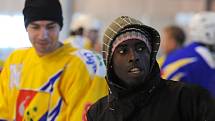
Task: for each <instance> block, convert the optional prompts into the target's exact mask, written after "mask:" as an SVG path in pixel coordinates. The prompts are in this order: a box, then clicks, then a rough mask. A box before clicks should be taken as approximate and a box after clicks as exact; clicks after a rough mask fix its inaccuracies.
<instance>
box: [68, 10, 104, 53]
mask: <svg viewBox="0 0 215 121" xmlns="http://www.w3.org/2000/svg"><path fill="white" fill-rule="evenodd" d="M101 26H102V25H101V22H100V21H99V20H98V19H96V18H94V17H92V16H90V15H86V14H75V15H74V16H73V19H72V22H71V25H70V29H71V30H70V37H69V38H68V39H66V40H65V43H71V44H72V46H74V47H76V48H85V49H88V50H92V51H95V52H99V53H100V51H101V45H100V41H99V34H100V29H101Z"/></svg>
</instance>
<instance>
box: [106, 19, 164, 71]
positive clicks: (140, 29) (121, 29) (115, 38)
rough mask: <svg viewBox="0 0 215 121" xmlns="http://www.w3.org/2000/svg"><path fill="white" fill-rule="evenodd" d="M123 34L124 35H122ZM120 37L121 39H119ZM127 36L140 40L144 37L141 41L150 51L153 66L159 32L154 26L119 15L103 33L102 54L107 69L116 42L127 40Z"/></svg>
mask: <svg viewBox="0 0 215 121" xmlns="http://www.w3.org/2000/svg"><path fill="white" fill-rule="evenodd" d="M127 32H128V33H127ZM132 32H133V34H132ZM135 34H137V35H135ZM139 34H140V35H139ZM124 35H125V36H126V37H123V36H124ZM121 37H122V38H123V39H121ZM128 38H138V39H140V40H143V39H144V38H145V40H143V41H145V44H146V46H147V48H148V49H149V52H151V53H150V54H151V63H152V66H153V63H154V62H155V60H156V55H157V52H158V49H159V46H160V35H159V33H158V32H157V30H155V29H154V28H152V27H149V26H146V25H144V24H143V23H142V22H140V21H139V20H136V19H134V18H131V17H129V16H121V17H118V18H116V19H115V20H114V21H113V22H112V23H111V24H110V25H109V26H108V27H107V29H106V31H105V33H104V37H103V48H102V54H103V59H104V62H105V64H106V66H107V71H108V70H109V67H110V66H111V60H112V54H113V51H114V48H115V47H116V46H117V44H119V42H120V41H123V40H127V39H128ZM152 66H151V67H152Z"/></svg>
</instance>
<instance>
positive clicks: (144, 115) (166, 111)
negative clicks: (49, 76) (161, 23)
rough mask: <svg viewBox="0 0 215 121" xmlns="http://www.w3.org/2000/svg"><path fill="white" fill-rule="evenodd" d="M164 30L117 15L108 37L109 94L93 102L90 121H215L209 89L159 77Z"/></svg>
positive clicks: (214, 103) (105, 44)
mask: <svg viewBox="0 0 215 121" xmlns="http://www.w3.org/2000/svg"><path fill="white" fill-rule="evenodd" d="M159 45H160V36H159V33H158V32H157V31H156V30H155V29H154V28H152V27H149V26H147V25H144V24H143V23H142V22H140V21H139V20H136V19H134V18H131V17H128V16H121V17H118V18H117V19H115V20H114V21H113V22H112V23H111V24H110V25H109V26H108V27H107V29H106V31H105V33H104V38H103V49H102V50H103V51H102V52H103V58H104V61H105V64H106V66H107V77H106V79H107V83H108V85H109V87H110V90H109V95H107V96H105V97H103V98H101V99H100V100H99V101H97V102H96V103H95V104H93V105H92V106H91V107H90V109H89V111H88V113H87V119H88V121H215V110H214V109H215V100H213V99H212V98H211V96H210V94H209V92H208V91H207V90H206V89H203V88H201V87H199V86H193V85H192V86H191V85H185V84H184V83H182V82H174V81H167V80H164V79H161V78H160V69H159V66H158V64H157V61H156V55H157V51H158V49H159Z"/></svg>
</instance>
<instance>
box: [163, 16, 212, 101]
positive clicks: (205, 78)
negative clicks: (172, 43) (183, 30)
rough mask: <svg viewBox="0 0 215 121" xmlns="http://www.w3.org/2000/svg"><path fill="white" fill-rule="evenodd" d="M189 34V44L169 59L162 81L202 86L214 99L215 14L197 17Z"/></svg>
mask: <svg viewBox="0 0 215 121" xmlns="http://www.w3.org/2000/svg"><path fill="white" fill-rule="evenodd" d="M188 33H189V37H190V38H189V40H188V42H189V44H188V45H187V46H185V47H184V48H182V49H179V50H177V51H175V52H174V54H171V55H169V56H168V57H167V58H166V60H165V62H164V63H163V65H162V66H161V74H162V77H163V78H165V79H171V80H175V81H182V82H185V83H191V84H197V85H200V86H202V87H204V88H205V89H207V90H209V91H210V92H211V94H212V95H213V96H214V97H215V59H214V58H213V57H214V52H215V51H214V47H215V13H214V12H200V13H197V14H195V15H194V16H193V17H192V19H191V21H190V24H189V31H188Z"/></svg>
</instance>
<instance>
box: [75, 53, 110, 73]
mask: <svg viewBox="0 0 215 121" xmlns="http://www.w3.org/2000/svg"><path fill="white" fill-rule="evenodd" d="M73 54H75V55H76V56H78V57H79V58H80V59H81V60H82V61H83V62H84V64H85V65H86V67H87V69H88V71H89V73H90V75H98V76H102V77H104V76H105V75H106V67H105V64H104V62H103V60H102V57H101V55H99V54H97V53H94V52H92V51H90V50H86V49H78V50H77V51H75V52H74V53H73Z"/></svg>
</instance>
